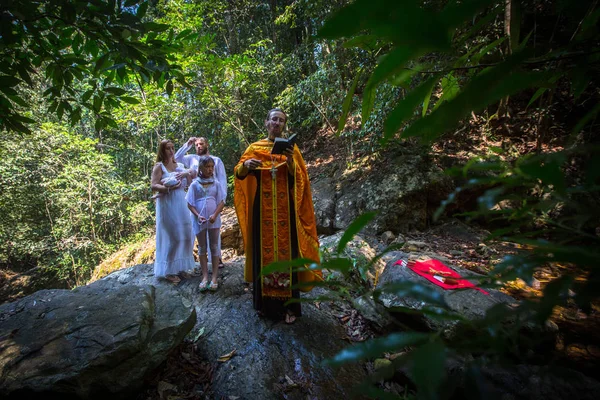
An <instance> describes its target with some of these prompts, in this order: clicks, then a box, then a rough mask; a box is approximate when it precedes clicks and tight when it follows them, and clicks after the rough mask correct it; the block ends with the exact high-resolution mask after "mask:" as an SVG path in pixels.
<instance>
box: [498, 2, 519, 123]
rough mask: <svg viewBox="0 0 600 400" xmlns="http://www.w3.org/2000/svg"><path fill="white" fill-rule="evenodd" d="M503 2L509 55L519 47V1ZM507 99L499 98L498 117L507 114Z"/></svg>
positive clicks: (507, 52)
mask: <svg viewBox="0 0 600 400" xmlns="http://www.w3.org/2000/svg"><path fill="white" fill-rule="evenodd" d="M504 4H505V9H504V33H505V34H506V36H507V37H508V46H507V49H506V50H507V51H506V54H508V55H509V56H510V55H511V54H513V52H514V51H516V49H517V48H518V47H519V36H520V34H521V6H520V4H519V2H518V1H515V0H505V2H504ZM508 100H509V97H508V96H506V97H505V98H503V99H502V100H500V104H499V106H498V118H502V117H505V116H508Z"/></svg>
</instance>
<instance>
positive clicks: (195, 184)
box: [186, 178, 225, 235]
mask: <svg viewBox="0 0 600 400" xmlns="http://www.w3.org/2000/svg"><path fill="white" fill-rule="evenodd" d="M186 199H187V202H188V203H189V204H191V205H192V206H194V207H195V208H196V210H197V211H198V212H199V213H200V215H202V216H203V217H204V218H206V219H207V220H208V217H210V216H211V215H212V214H214V212H215V211H216V210H217V205H218V204H219V203H220V202H222V201H225V192H224V190H223V188H222V187H221V184H220V183H219V181H218V180H216V179H213V183H211V184H210V185H207V186H206V187H203V186H202V185H201V184H200V180H199V178H196V179H194V180H193V181H192V184H191V185H190V188H189V189H188V192H187V196H186ZM190 218H191V221H192V231H193V232H194V235H197V234H199V233H200V232H202V231H203V230H205V229H215V228H220V227H221V214H219V215H218V216H217V218H216V219H215V222H213V223H212V224H211V223H210V222H208V221H206V222H205V223H203V224H200V223H199V222H198V218H196V216H195V215H194V214H193V213H191V212H190Z"/></svg>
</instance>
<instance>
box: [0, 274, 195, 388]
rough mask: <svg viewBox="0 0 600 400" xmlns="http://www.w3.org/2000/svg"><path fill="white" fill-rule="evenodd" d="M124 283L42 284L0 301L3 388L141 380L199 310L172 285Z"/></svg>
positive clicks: (119, 384)
mask: <svg viewBox="0 0 600 400" xmlns="http://www.w3.org/2000/svg"><path fill="white" fill-rule="evenodd" d="M143 268H144V267H141V268H140V269H143ZM147 270H148V267H147V266H146V271H147ZM123 283H124V282H121V281H119V280H118V279H114V278H111V279H107V280H100V281H97V282H95V283H93V284H91V285H88V286H85V287H81V288H77V289H75V290H72V291H69V290H42V291H39V292H36V293H34V294H32V295H30V296H28V297H25V298H23V299H21V300H18V301H16V302H13V303H7V304H4V305H2V306H0V378H1V379H0V394H2V395H12V396H16V395H17V394H20V395H23V396H24V395H27V394H28V395H32V394H36V395H38V396H42V395H44V394H53V395H57V394H61V395H63V396H77V397H80V398H106V396H108V395H110V394H111V393H116V394H122V393H127V392H130V391H132V390H135V389H136V388H137V387H139V386H140V385H141V384H142V383H143V378H144V377H146V376H147V375H148V373H150V372H151V371H153V370H154V369H155V368H156V367H157V366H158V365H160V364H161V363H162V362H163V361H164V360H165V359H166V358H167V356H168V353H169V352H170V351H171V350H172V349H173V348H175V347H176V346H177V345H178V344H179V343H180V342H181V340H182V339H183V338H184V337H185V335H186V334H187V333H188V332H189V331H190V330H191V329H192V327H193V326H194V323H195V321H196V313H195V310H194V308H193V307H191V303H190V302H189V301H186V299H185V298H183V297H182V296H179V295H178V294H177V292H176V291H175V290H174V289H173V288H172V287H171V286H168V285H166V284H158V285H157V286H156V287H155V286H152V285H140V286H135V285H124V284H123Z"/></svg>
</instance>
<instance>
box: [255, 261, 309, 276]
mask: <svg viewBox="0 0 600 400" xmlns="http://www.w3.org/2000/svg"><path fill="white" fill-rule="evenodd" d="M306 265H310V266H311V267H309V269H320V267H319V266H317V264H315V262H314V261H313V260H310V259H308V258H295V259H293V260H285V261H275V262H272V263H270V264H269V265H266V266H265V267H264V268H263V269H261V270H260V273H261V275H269V274H272V273H273V272H290V271H291V270H292V268H293V267H303V269H304V268H305V266H306Z"/></svg>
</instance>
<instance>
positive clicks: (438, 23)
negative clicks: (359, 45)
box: [318, 0, 450, 51]
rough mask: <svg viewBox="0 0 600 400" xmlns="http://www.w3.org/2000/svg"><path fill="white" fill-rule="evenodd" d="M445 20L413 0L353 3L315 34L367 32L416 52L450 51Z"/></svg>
mask: <svg viewBox="0 0 600 400" xmlns="http://www.w3.org/2000/svg"><path fill="white" fill-rule="evenodd" d="M448 22H449V21H444V20H443V19H442V18H440V15H439V14H437V13H433V12H431V11H429V10H425V9H423V8H422V7H420V4H419V3H418V2H417V1H415V0H403V1H387V0H356V1H354V2H353V3H351V4H349V5H347V6H345V7H344V8H342V9H340V10H339V11H337V12H335V13H333V15H332V16H331V17H330V18H329V19H328V20H327V21H326V22H325V24H324V25H323V27H322V28H321V29H320V30H319V33H318V35H319V36H320V37H322V38H326V39H337V38H340V37H351V36H353V35H356V34H359V33H361V32H363V31H369V32H370V33H371V34H373V35H376V36H378V37H380V38H383V39H384V40H387V41H391V42H393V43H394V44H395V45H398V46H409V47H412V48H414V49H419V51H425V50H426V49H429V50H447V49H449V48H450V40H449V35H448V32H449V30H450V26H449V25H448Z"/></svg>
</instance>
